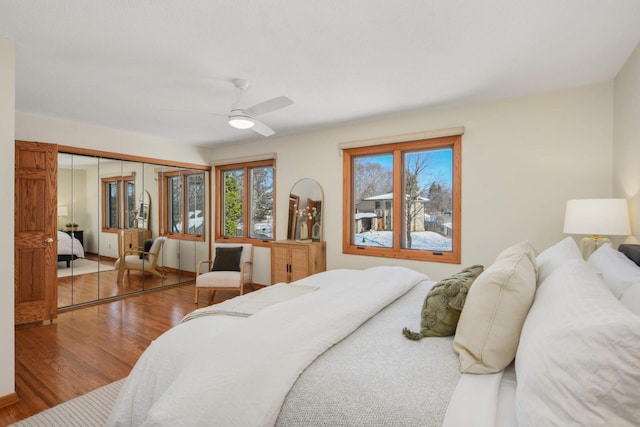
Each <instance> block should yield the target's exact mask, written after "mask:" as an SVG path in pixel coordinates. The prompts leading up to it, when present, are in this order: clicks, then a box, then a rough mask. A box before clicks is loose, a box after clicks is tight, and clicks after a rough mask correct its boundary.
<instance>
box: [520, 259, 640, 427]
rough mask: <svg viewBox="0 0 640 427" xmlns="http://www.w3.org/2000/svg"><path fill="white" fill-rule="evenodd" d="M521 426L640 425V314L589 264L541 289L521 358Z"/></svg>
mask: <svg viewBox="0 0 640 427" xmlns="http://www.w3.org/2000/svg"><path fill="white" fill-rule="evenodd" d="M516 374H517V380H518V385H517V392H516V411H517V415H518V425H519V426H523V427H526V426H540V425H545V426H546V425H548V426H551V425H554V426H565V425H584V426H632V425H637V422H638V420H640V405H639V404H638V402H640V317H638V316H635V315H633V314H632V313H630V312H629V311H628V310H627V309H625V308H624V307H623V306H622V304H621V303H620V301H618V300H617V299H616V298H615V297H614V296H613V295H612V294H611V292H610V291H609V290H608V289H607V286H606V284H605V283H604V282H603V280H602V278H600V276H599V275H598V274H597V272H596V271H595V270H594V269H593V268H592V267H590V266H589V265H588V264H587V262H586V261H582V260H576V261H571V262H568V263H565V264H564V265H563V266H561V267H559V268H558V269H556V270H555V271H554V272H553V273H552V274H551V275H550V276H549V277H548V278H547V280H545V281H544V282H543V283H542V284H541V285H540V286H539V287H538V290H537V291H536V296H535V299H534V303H533V305H532V307H531V310H530V311H529V315H528V316H527V319H526V321H525V323H524V327H523V329H522V335H521V337H520V344H519V346H518V353H517V356H516Z"/></svg>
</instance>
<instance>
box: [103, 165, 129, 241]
mask: <svg viewBox="0 0 640 427" xmlns="http://www.w3.org/2000/svg"><path fill="white" fill-rule="evenodd" d="M130 182H131V183H133V194H134V195H135V194H136V177H135V175H128V176H112V177H105V178H101V179H100V184H101V190H100V192H101V193H102V232H104V233H117V232H118V230H122V229H128V228H130V227H129V224H127V220H126V218H127V216H128V215H129V208H128V206H127V192H126V191H125V190H126V185H127V184H128V183H130ZM111 183H115V184H116V200H117V204H116V222H117V224H116V227H115V228H114V227H108V224H107V218H108V217H109V215H108V212H107V206H108V205H107V199H108V198H109V197H108V195H107V191H106V188H107V184H111ZM134 209H135V207H134Z"/></svg>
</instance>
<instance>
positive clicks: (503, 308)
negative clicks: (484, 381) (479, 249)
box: [453, 241, 536, 374]
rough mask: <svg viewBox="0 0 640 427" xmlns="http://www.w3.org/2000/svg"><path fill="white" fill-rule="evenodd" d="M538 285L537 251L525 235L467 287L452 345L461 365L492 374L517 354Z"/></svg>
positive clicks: (465, 368)
mask: <svg viewBox="0 0 640 427" xmlns="http://www.w3.org/2000/svg"><path fill="white" fill-rule="evenodd" d="M535 290H536V253H535V250H534V249H533V248H532V247H531V245H530V244H529V242H527V241H524V242H521V243H518V244H517V245H514V246H511V247H510V248H507V249H505V250H504V251H503V252H502V253H501V254H500V255H498V258H497V259H496V261H495V262H494V263H493V264H492V265H491V266H490V267H488V268H487V269H486V270H485V271H484V272H483V273H482V274H480V276H478V278H477V279H476V280H475V282H474V284H473V286H472V287H471V288H470V289H469V294H468V295H467V300H466V302H465V306H464V308H463V310H462V313H461V315H460V321H459V322H458V329H457V331H456V336H455V338H454V341H453V347H454V349H455V350H456V352H457V353H458V356H459V358H460V371H461V372H466V373H472V374H490V373H495V372H499V371H501V370H503V369H504V368H505V367H507V365H509V363H511V361H512V360H513V359H514V357H515V354H516V349H517V348H518V342H519V339H520V331H521V330H522V325H523V323H524V319H525V318H526V316H527V313H528V311H529V308H530V307H531V304H532V302H533V297H534V294H535Z"/></svg>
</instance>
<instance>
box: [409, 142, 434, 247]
mask: <svg viewBox="0 0 640 427" xmlns="http://www.w3.org/2000/svg"><path fill="white" fill-rule="evenodd" d="M404 161H405V165H404V194H405V210H404V215H405V221H406V222H405V233H406V237H407V247H408V248H411V246H412V239H411V232H412V231H414V228H415V226H414V224H415V222H414V221H417V220H422V221H424V209H419V206H420V203H421V202H420V201H419V198H420V197H422V196H421V195H420V184H419V179H420V175H421V174H422V173H423V172H424V171H425V170H426V169H427V168H428V167H429V163H430V161H431V155H430V153H428V152H419V153H411V154H408V155H406V156H405V159H404ZM419 215H422V218H419V217H418V216H419Z"/></svg>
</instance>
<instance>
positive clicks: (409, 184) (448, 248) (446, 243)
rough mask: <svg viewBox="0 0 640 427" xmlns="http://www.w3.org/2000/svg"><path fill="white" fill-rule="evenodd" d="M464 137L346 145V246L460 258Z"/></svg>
mask: <svg viewBox="0 0 640 427" xmlns="http://www.w3.org/2000/svg"><path fill="white" fill-rule="evenodd" d="M460 145H461V137H460V136H451V137H446V138H434V139H425V140H420V141H410V142H401V143H391V144H384V145H375V146H367V147H358V148H351V149H345V150H344V156H343V159H344V160H343V161H344V165H343V166H344V195H345V198H344V207H343V209H344V215H345V218H348V220H347V221H345V224H344V230H343V252H344V253H348V254H358V255H369V256H380V257H392V258H404V259H416V260H425V261H437V262H448V263H460V241H461V239H460V228H461V227H460V224H461V221H460V202H461V198H460V194H461V192H460V177H461V171H460V164H461V161H460V159H461V148H460Z"/></svg>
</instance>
